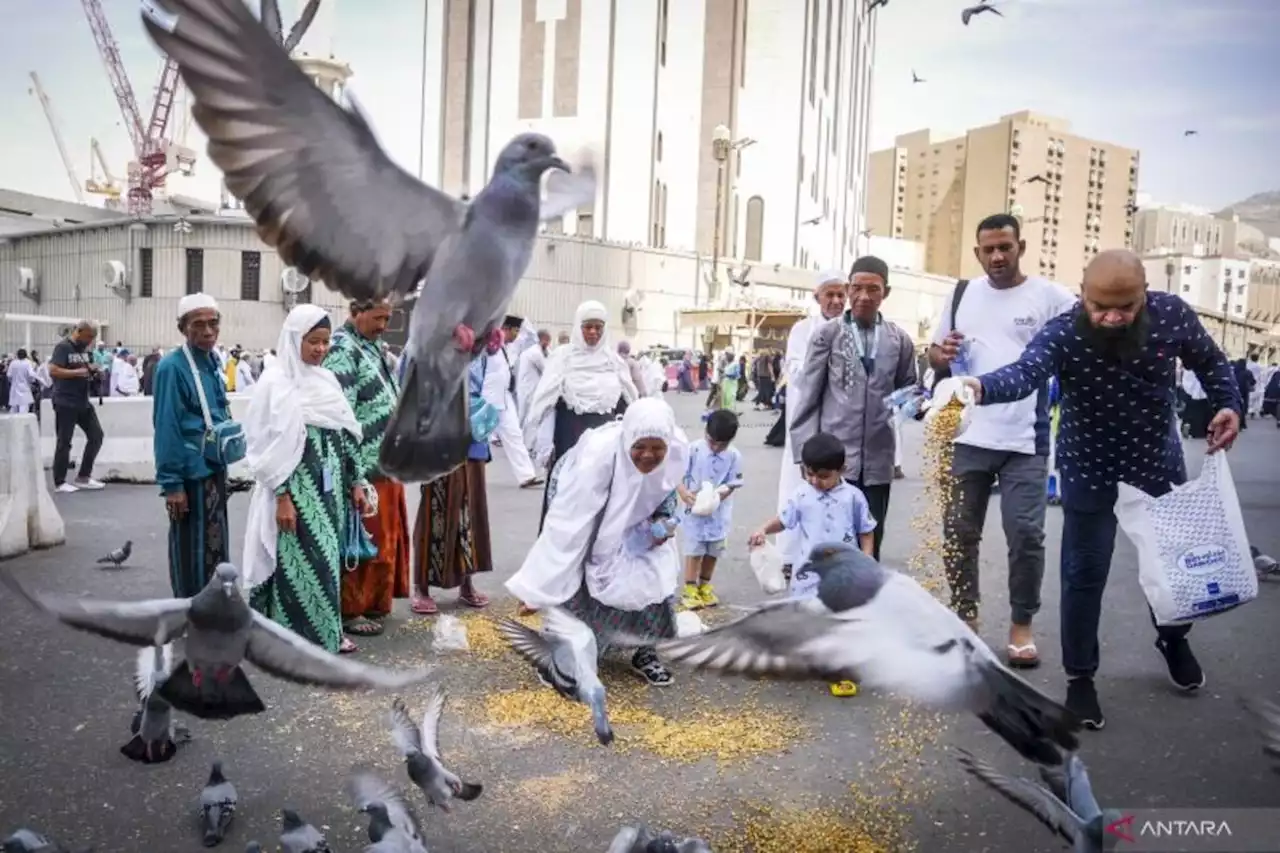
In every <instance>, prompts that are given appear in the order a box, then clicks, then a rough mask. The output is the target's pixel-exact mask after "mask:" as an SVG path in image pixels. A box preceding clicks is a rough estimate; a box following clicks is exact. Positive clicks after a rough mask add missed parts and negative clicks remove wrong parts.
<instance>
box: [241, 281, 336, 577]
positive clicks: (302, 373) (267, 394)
mask: <svg viewBox="0 0 1280 853" xmlns="http://www.w3.org/2000/svg"><path fill="white" fill-rule="evenodd" d="M327 314H328V312H326V311H325V310H324V309H323V308H321V307H320V306H318V305H310V304H307V305H299V306H298V307H296V308H294V309H293V310H292V311H290V312H289V316H288V317H286V318H285V320H284V327H283V328H282V329H281V330H280V340H279V341H278V342H277V343H276V352H277V353H278V354H279V355H278V356H277V357H276V360H275V361H274V362H272V363H271V365H269V366H268V367H267V368H266V369H265V370H263V371H262V379H261V380H259V382H258V383H257V385H255V386H254V389H253V397H252V398H251V399H250V400H249V411H248V414H247V416H246V417H245V420H244V436H245V442H246V445H247V447H246V450H247V452H246V455H245V461H246V463H247V464H248V466H249V470H250V471H251V472H252V474H253V478H254V480H255V481H256V482H255V485H254V487H253V494H252V495H251V496H250V498H249V518H248V521H247V524H246V530H245V548H244V561H243V565H242V567H241V573H242V575H243V577H244V584H245V587H246V588H250V587H254V586H257V585H258V584H260V583H262V582H263V581H265V580H267V579H268V578H269V577H271V573H272V572H274V571H275V566H276V540H277V536H278V533H279V531H278V529H277V527H276V509H275V502H276V496H275V490H276V489H278V488H279V487H280V486H281V485H282V484H283V483H284V482H285V481H286V480H288V479H289V475H291V474H292V473H293V472H294V470H295V469H296V468H297V467H298V463H299V462H301V461H302V454H303V451H304V450H305V449H306V443H307V427H308V426H314V427H318V428H320V429H334V430H344V429H345V430H346V431H347V432H349V433H351V434H352V435H353V436H355V437H356V439H359V438H360V435H361V433H360V423H359V422H358V421H357V420H356V416H355V412H353V411H352V410H351V404H350V403H348V402H347V398H346V396H345V395H344V394H343V393H342V386H340V385H339V384H338V379H337V377H335V376H334V375H333V373H332V372H331V371H329V370H328V369H327V368H324V367H317V366H315V365H311V364H307V363H306V362H304V361H303V360H302V339H303V338H304V337H306V335H307V333H309V332H310V331H311V330H312V329H314V328H315V327H316V325H317V324H319V323H320V321H321V320H323V319H324V318H325V317H326V316H327Z"/></svg>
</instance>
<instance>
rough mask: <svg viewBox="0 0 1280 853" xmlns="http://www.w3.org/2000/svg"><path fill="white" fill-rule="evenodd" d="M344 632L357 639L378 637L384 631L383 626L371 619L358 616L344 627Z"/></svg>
mask: <svg viewBox="0 0 1280 853" xmlns="http://www.w3.org/2000/svg"><path fill="white" fill-rule="evenodd" d="M342 630H343V631H345V632H346V633H348V634H354V635H356V636H357V637H376V636H378V635H379V634H381V633H382V631H383V626H381V625H379V624H378V623H377V622H374V621H373V620H371V619H366V618H364V617H363V616H357V617H356V618H355V619H352V620H350V621H348V622H347V623H346V624H344V625H343V626H342Z"/></svg>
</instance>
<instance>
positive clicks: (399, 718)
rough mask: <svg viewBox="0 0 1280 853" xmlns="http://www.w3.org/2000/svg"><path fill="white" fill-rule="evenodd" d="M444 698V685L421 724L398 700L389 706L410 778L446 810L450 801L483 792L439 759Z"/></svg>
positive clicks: (394, 734) (393, 735) (465, 799)
mask: <svg viewBox="0 0 1280 853" xmlns="http://www.w3.org/2000/svg"><path fill="white" fill-rule="evenodd" d="M447 699H448V695H447V694H446V693H445V691H444V688H442V687H438V688H436V691H435V693H433V694H432V696H431V700H430V701H429V702H427V710H426V711H424V712H423V714H422V724H421V725H420V726H419V725H415V724H414V722H413V718H412V717H410V716H409V710H408V709H407V708H406V707H405V705H404V703H403V702H401V701H400V700H399V699H397V700H395V702H393V703H392V705H391V738H392V740H394V741H395V744H396V749H398V750H399V751H400V754H401V755H403V756H404V763H405V767H406V768H407V769H408V771H409V778H410V779H411V780H412V781H413V784H415V785H417V786H418V787H419V788H420V789H422V793H424V794H426V796H427V802H428V803H430V804H431V805H433V806H436V807H438V808H440V809H441V810H443V811H446V812H447V811H449V801H450V800H452V799H455V798H456V799H459V800H462V801H463V802H464V803H465V802H471V801H472V800H474V799H476V798H477V797H479V796H480V794H481V793H482V792H483V791H484V786H483V785H477V784H475V783H473V782H464V781H462V779H461V778H460V777H459V776H458V775H457V774H455V773H454V772H453V771H451V770H449V768H447V767H445V766H444V762H443V761H442V760H441V758H440V716H441V715H442V714H443V713H444V705H445V701H446V700H447Z"/></svg>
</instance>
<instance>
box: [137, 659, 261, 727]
mask: <svg viewBox="0 0 1280 853" xmlns="http://www.w3.org/2000/svg"><path fill="white" fill-rule="evenodd" d="M159 693H160V696H161V697H162V698H163V699H164V700H165V701H166V702H168V703H169V704H170V705H172V706H173V707H174V708H176V709H177V710H179V711H181V712H182V713H184V714H190V715H191V716H193V717H197V718H199V719H201V720H231V719H234V718H236V717H241V716H245V715H247V714H260V713H262V712H263V711H265V710H267V706H266V705H264V704H262V700H261V699H260V698H258V694H257V692H256V691H254V689H253V685H252V684H250V683H249V677H248V676H246V675H245V674H244V670H242V669H240V667H238V666H237V667H235V668H234V669H233V670H232V671H231V674H230V676H229V677H228V678H227V680H226V681H225V682H219V681H218V680H217V679H214V678H209V679H205V680H203V681H202V682H201V684H200V686H199V687H197V686H196V683H195V681H194V680H193V678H192V672H191V665H190V664H189V663H187V661H185V660H184V661H183V662H182V663H180V664H179V665H178V668H177V669H175V670H174V671H173V674H172V675H170V676H169V677H168V678H167V679H165V682H164V684H162V685H160V688H159Z"/></svg>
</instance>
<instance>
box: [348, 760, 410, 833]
mask: <svg viewBox="0 0 1280 853" xmlns="http://www.w3.org/2000/svg"><path fill="white" fill-rule="evenodd" d="M347 790H348V792H349V793H350V794H351V799H352V800H353V801H354V802H355V804H356V808H358V809H359V810H360V811H361V812H363V813H364V814H367V815H368V816H369V841H371V842H372V843H373V844H374V845H375V846H374V847H373V848H372V849H374V850H383V849H385V850H387V851H395V853H426V850H427V848H426V845H425V844H424V843H423V841H422V825H421V824H420V823H419V822H418V816H417V815H416V814H414V813H413V809H411V808H410V807H409V804H408V803H407V802H405V799H404V797H402V796H401V795H400V792H399V791H397V790H396V789H395V788H393V787H391V785H389V784H388V783H387V782H385V781H383V780H382V779H379V778H378V777H377V776H375V775H373V774H372V773H364V772H362V773H357V774H356V775H355V776H352V777H351V780H350V781H349V782H348V784H347ZM379 844H381V845H383V847H381V848H380V847H378V846H377V845H379Z"/></svg>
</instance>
